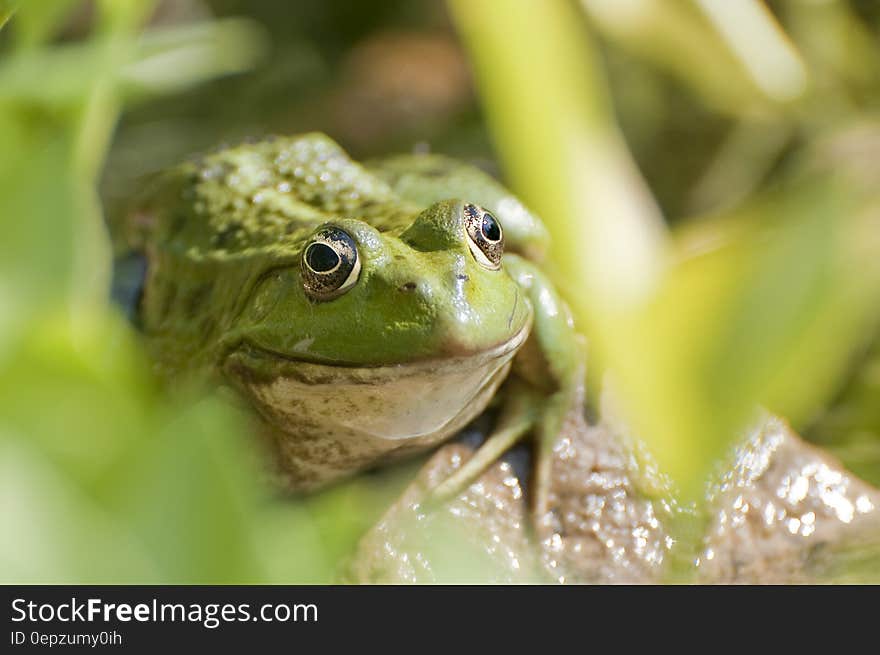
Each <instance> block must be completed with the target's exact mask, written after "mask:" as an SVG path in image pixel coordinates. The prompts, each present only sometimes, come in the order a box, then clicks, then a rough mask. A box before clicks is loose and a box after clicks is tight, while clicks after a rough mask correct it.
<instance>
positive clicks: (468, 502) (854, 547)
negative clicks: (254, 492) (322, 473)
mask: <svg viewBox="0 0 880 655" xmlns="http://www.w3.org/2000/svg"><path fill="white" fill-rule="evenodd" d="M612 416H613V414H612V413H610V412H609V413H608V417H609V418H607V419H606V420H605V421H603V422H601V423H600V424H599V425H596V426H590V425H588V424H587V423H586V421H585V420H584V419H583V417H581V416H580V415H577V414H572V416H571V417H570V418H569V419H568V421H567V423H566V425H565V426H564V429H563V430H562V433H561V435H560V438H559V440H558V441H557V443H556V444H555V446H554V448H553V455H552V463H551V475H550V479H551V483H550V489H549V498H548V500H549V502H548V507H549V509H548V511H547V512H546V514H545V515H543V516H535V517H531V516H530V514H529V511H528V501H527V498H526V494H524V492H523V484H522V482H521V481H520V479H519V478H518V476H517V475H516V473H515V472H514V469H513V467H512V466H511V465H510V463H509V462H506V461H500V462H498V463H496V464H495V465H494V466H493V467H491V468H490V469H489V470H488V471H487V472H486V473H485V474H484V475H483V476H482V477H480V478H479V479H478V480H477V482H476V483H475V484H473V485H471V487H470V488H468V489H467V490H465V491H464V492H463V493H462V494H461V495H459V496H458V497H457V498H455V499H453V500H452V501H450V502H449V503H447V504H445V505H443V506H441V507H439V508H435V509H432V510H429V509H426V508H425V506H424V502H423V501H424V498H425V497H426V493H427V491H428V490H429V489H431V488H433V487H434V486H436V485H437V484H439V483H440V482H441V481H442V480H444V479H445V478H446V477H447V476H448V475H449V474H450V473H451V472H452V471H454V470H456V469H457V468H459V467H460V466H461V465H462V464H463V463H464V462H465V461H467V459H468V458H469V457H470V456H471V454H472V453H473V445H474V444H472V443H471V442H472V441H473V440H470V441H469V442H468V445H466V444H464V443H457V444H450V445H447V446H445V447H443V448H441V449H440V450H439V451H438V452H437V453H436V454H435V455H434V457H433V458H432V459H431V460H430V461H429V462H428V463H427V464H426V466H425V467H424V468H423V469H422V471H421V473H420V475H419V476H418V478H417V479H416V481H415V482H413V484H412V485H410V487H409V488H408V489H407V490H406V491H405V492H404V494H403V496H402V497H401V498H400V499H399V500H398V501H397V502H396V503H395V504H394V506H392V507H391V508H390V509H389V510H388V512H387V513H386V514H385V516H384V517H383V518H382V520H381V521H380V522H379V523H378V524H377V525H376V526H375V527H374V528H373V529H372V530H371V531H370V532H369V533H368V534H367V535H366V536H365V537H364V539H363V540H362V542H361V544H360V548H359V550H358V553H357V555H356V556H355V558H354V559H353V561H352V564H351V567H350V571H349V580H351V581H354V582H547V581H557V582H560V583H658V582H663V581H666V580H669V579H670V577H669V576H670V563H671V561H672V560H673V559H677V569H678V568H681V567H682V558H683V557H685V556H683V555H682V553H680V552H677V549H680V548H683V547H682V546H681V545H680V544H677V543H676V542H675V540H674V539H673V537H672V536H671V534H670V532H671V526H672V525H673V523H674V521H675V520H677V519H682V517H684V518H685V520H690V521H692V524H693V525H702V524H701V523H699V522H698V521H697V518H696V514H689V513H687V512H685V511H684V510H683V509H681V508H680V507H679V506H677V505H676V503H675V501H674V500H673V499H672V494H671V493H670V492H669V489H670V485H669V484H668V482H667V481H666V480H665V479H664V478H663V476H661V475H660V474H659V473H658V472H657V471H656V469H655V468H654V467H653V466H652V465H651V463H650V458H648V457H646V456H645V454H644V453H641V452H637V451H638V448H639V446H638V445H637V442H635V441H632V440H630V438H629V437H628V436H627V432H626V429H625V427H624V426H623V425H622V424H621V423H620V422H618V421H615V420H614V419H613V418H612ZM878 507H880V491H878V490H877V489H876V488H874V487H871V486H870V485H868V484H867V483H865V482H863V481H861V480H859V479H858V478H856V477H855V476H853V475H852V474H850V473H849V472H847V471H846V470H845V469H844V468H843V467H842V466H841V465H840V464H839V463H838V462H836V461H835V460H834V459H832V458H831V457H830V456H829V455H827V454H826V453H825V452H824V451H822V450H820V449H818V448H816V447H814V446H811V445H809V444H807V443H806V442H805V441H803V440H802V439H801V438H800V437H798V436H797V435H796V434H795V433H794V432H792V431H791V429H790V428H789V427H788V426H787V425H786V423H785V422H784V421H782V420H781V419H779V418H776V417H773V416H769V415H768V416H766V417H764V418H763V419H762V420H761V421H759V423H758V425H757V426H756V427H755V428H754V429H753V430H752V431H751V433H750V434H749V435H748V437H747V438H746V440H745V441H744V442H743V443H742V444H741V445H740V446H739V448H737V449H736V451H735V453H734V456H733V458H732V464H731V465H730V466H729V467H728V468H727V470H726V472H725V473H724V474H723V475H721V476H720V477H719V478H718V479H717V481H716V482H714V483H713V484H711V485H710V486H709V488H708V491H707V494H706V504H705V511H706V512H707V514H706V515H705V516H706V517H707V519H706V521H705V523H704V524H705V525H706V526H707V529H706V531H705V533H704V535H703V538H702V540H699V539H698V541H697V544H698V548H697V549H696V551H694V552H697V553H698V555H697V556H696V557H689V558H687V557H686V558H685V561H684V566H683V568H684V569H686V570H684V571H682V570H676V571H675V575H676V578H675V579H679V580H681V579H687V580H694V581H697V582H702V583H764V584H777V583H817V582H843V581H857V582H865V581H875V582H876V581H878V580H880V509H878ZM673 556H674V557H673Z"/></svg>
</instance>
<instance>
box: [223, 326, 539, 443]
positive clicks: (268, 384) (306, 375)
mask: <svg viewBox="0 0 880 655" xmlns="http://www.w3.org/2000/svg"><path fill="white" fill-rule="evenodd" d="M529 327H530V326H529V325H528V324H527V325H525V326H524V327H523V328H522V329H521V330H520V331H519V332H518V333H516V334H515V335H514V336H513V337H511V338H510V339H509V340H507V341H505V342H504V343H502V344H499V345H497V346H494V347H492V348H489V349H486V350H483V351H480V352H477V353H473V354H469V355H465V356H459V357H451V358H444V359H429V360H421V361H414V362H407V363H402V364H390V365H379V366H348V365H342V364H335V363H334V364H325V363H316V362H311V361H303V360H298V359H294V358H292V357H290V356H288V355H283V354H280V353H276V352H273V351H270V350H266V349H264V348H260V347H257V346H254V345H250V344H245V345H242V346H240V347H239V348H238V349H236V350H235V351H234V352H233V353H232V354H230V355H229V356H228V357H227V359H226V362H225V365H224V370H225V372H226V373H227V375H229V376H230V377H231V378H233V379H234V380H235V381H236V383H237V384H238V385H239V386H240V387H242V389H243V390H244V391H245V392H246V393H247V394H248V395H250V396H251V397H252V398H253V399H254V401H255V402H256V404H257V406H258V408H259V409H260V411H261V413H262V414H263V415H264V416H266V418H268V419H269V420H270V422H272V423H275V424H277V425H278V426H279V427H281V428H282V429H284V430H285V431H287V432H294V431H297V430H300V431H302V430H306V431H308V430H309V427H310V426H316V425H318V426H321V427H322V428H323V429H325V430H326V431H327V432H328V433H333V436H334V437H342V438H344V437H345V435H350V436H353V437H357V436H363V437H372V438H378V439H382V440H401V439H415V438H418V437H429V436H431V435H435V436H438V435H440V434H441V433H442V435H444V436H446V435H448V434H450V433H451V431H453V430H455V429H459V428H461V427H463V425H464V424H465V423H466V422H467V421H469V420H470V419H471V418H473V417H474V416H476V415H477V414H478V413H479V412H481V411H482V410H483V409H484V408H485V406H486V404H487V403H488V402H489V400H490V399H491V397H492V395H493V394H494V392H495V390H496V389H497V388H498V385H500V384H501V382H502V381H503V379H504V378H505V377H506V375H507V372H508V370H509V369H510V362H511V360H512V359H513V356H514V355H515V354H516V352H517V351H518V350H519V349H520V347H522V345H523V343H524V342H525V340H526V338H527V337H528V333H529Z"/></svg>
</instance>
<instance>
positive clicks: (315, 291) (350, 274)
mask: <svg viewBox="0 0 880 655" xmlns="http://www.w3.org/2000/svg"><path fill="white" fill-rule="evenodd" d="M301 265H302V276H303V287H305V290H306V293H307V294H308V295H309V297H311V298H312V299H313V300H332V299H333V298H336V297H337V296H340V295H342V294H343V293H345V292H346V291H348V290H349V289H350V288H351V287H353V286H354V285H355V283H356V282H357V280H358V275H359V274H360V272H361V261H360V257H358V251H357V244H356V243H355V241H354V239H352V238H351V236H349V234H348V233H347V232H345V231H343V230H340V229H339V228H338V227H325V228H323V229H321V230H320V231H318V232H317V233H316V234H315V235H314V236H313V237H312V239H311V240H310V241H309V243H308V244H307V245H306V247H305V248H304V249H303V254H302V264H301Z"/></svg>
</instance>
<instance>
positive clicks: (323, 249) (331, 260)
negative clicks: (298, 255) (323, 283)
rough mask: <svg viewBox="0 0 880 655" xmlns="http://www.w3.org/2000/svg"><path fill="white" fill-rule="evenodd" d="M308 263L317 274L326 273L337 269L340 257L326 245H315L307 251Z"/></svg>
mask: <svg viewBox="0 0 880 655" xmlns="http://www.w3.org/2000/svg"><path fill="white" fill-rule="evenodd" d="M306 263H307V264H308V265H309V268H310V269H312V270H313V271H315V272H316V273H326V272H327V271H332V270H333V269H334V268H336V265H337V264H338V263H339V255H338V254H336V251H335V250H333V248H331V247H330V246H328V245H327V244H326V243H313V244H312V245H310V246H309V249H308V251H306Z"/></svg>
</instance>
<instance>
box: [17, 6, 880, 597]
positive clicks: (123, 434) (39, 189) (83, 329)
mask: <svg viewBox="0 0 880 655" xmlns="http://www.w3.org/2000/svg"><path fill="white" fill-rule="evenodd" d="M515 7H516V8H515V9H514V10H512V9H511V3H510V2H509V1H508V0H451V1H450V3H449V8H450V15H451V19H452V23H450V18H449V17H448V16H447V15H446V13H445V11H444V5H443V4H442V3H440V2H424V3H412V2H403V1H394V2H380V1H378V0H376V1H370V2H366V1H365V2H362V3H343V2H319V1H317V0H314V1H308V2H297V3H277V2H269V1H268V0H266V1H263V0H261V1H259V2H243V1H237V0H215V1H213V2H205V1H202V0H166V1H164V2H152V1H146V0H104V1H98V2H79V1H75V0H44V1H41V2H10V1H9V0H0V27H3V30H2V32H0V144H2V147H0V221H2V226H3V239H0V450H2V451H3V453H2V456H0V466H2V467H3V469H4V470H3V472H2V475H0V485H2V488H3V489H2V490H3V493H2V494H0V498H2V508H3V511H2V521H3V527H4V530H5V535H4V537H3V539H2V540H0V574H2V580H3V581H4V582H13V581H27V582H115V583H119V582H213V583H220V582H243V581H252V582H261V581H269V582H316V583H320V582H327V581H330V580H333V579H334V577H335V576H336V574H337V572H338V569H339V566H340V563H341V562H342V561H343V560H344V558H345V556H346V555H348V554H349V553H350V552H351V549H352V547H353V544H354V543H355V542H356V541H357V539H358V538H359V536H360V535H361V534H362V533H363V532H364V531H365V530H366V529H367V528H368V527H369V526H370V525H372V524H373V523H374V522H375V520H376V518H377V517H378V516H379V514H380V513H381V512H382V509H383V508H384V507H385V506H387V505H388V504H389V503H390V502H391V500H392V499H394V498H395V497H396V496H397V495H398V493H399V492H400V490H401V488H402V487H403V486H404V485H405V484H406V482H407V480H408V479H410V477H411V476H412V474H413V471H414V470H415V467H416V466H417V465H418V464H417V463H414V464H409V465H405V466H403V467H397V468H393V469H390V470H388V471H385V472H382V473H379V474H372V475H367V476H363V477H362V478H359V479H357V480H355V481H353V482H351V483H349V484H346V485H340V486H338V487H336V488H334V489H332V490H330V491H328V492H326V493H322V494H318V495H316V496H314V497H312V498H309V499H306V500H301V501H295V502H293V501H289V500H282V499H276V498H274V497H273V496H272V492H271V490H270V489H269V488H268V487H267V486H264V485H263V483H262V482H261V477H260V470H261V468H260V462H259V457H258V455H257V454H255V453H254V452H253V442H252V440H251V439H249V438H248V418H247V417H244V416H239V415H237V413H235V410H233V409H231V408H230V407H228V406H226V405H224V404H223V403H221V402H220V401H218V400H216V399H211V398H205V397H202V396H201V395H200V394H199V393H198V392H197V391H195V390H194V391H193V392H192V393H191V394H188V395H186V397H182V398H168V397H167V396H166V395H165V394H164V393H163V392H162V390H160V389H157V388H155V386H154V382H153V380H152V377H151V375H150V370H149V363H148V362H146V361H145V360H144V359H143V356H142V354H141V352H140V349H139V348H138V344H137V342H136V337H135V336H134V335H133V334H132V333H131V330H130V328H129V327H128V325H127V324H126V322H125V321H124V320H123V318H122V317H121V316H119V315H118V312H117V310H115V309H114V308H112V307H110V306H109V303H108V300H107V298H108V288H109V278H110V262H111V250H112V248H111V244H110V240H109V237H108V235H107V230H106V227H105V221H104V216H103V215H102V209H106V211H107V213H108V215H107V219H108V220H109V221H110V222H111V223H112V222H113V221H115V220H118V218H119V216H120V213H119V208H120V207H121V206H122V204H123V203H124V200H125V198H126V197H127V196H128V195H130V194H131V192H132V190H133V189H134V188H135V187H136V185H137V184H138V180H139V179H140V177H141V176H142V175H143V174H145V173H148V172H151V171H153V170H156V169H158V168H161V167H162V166H164V165H167V164H168V163H171V162H172V161H175V160H177V159H179V158H181V157H183V156H186V155H188V154H190V153H191V152H193V151H197V150H200V149H204V148H207V147H210V146H213V145H215V144H216V143H217V142H221V141H234V140H238V139H240V138H242V137H244V136H248V135H251V136H253V135H259V134H263V133H266V132H272V131H278V132H299V131H305V130H310V129H319V130H323V131H326V132H328V133H329V134H331V135H333V136H334V137H335V138H337V139H339V140H340V141H341V142H342V143H343V145H345V146H346V147H347V148H349V149H350V150H351V151H352V152H353V153H354V154H355V155H357V156H367V155H375V154H381V153H383V152H388V151H391V150H397V149H401V148H403V149H406V148H410V147H412V146H413V145H414V144H417V143H419V142H428V143H430V144H431V146H432V147H434V148H435V149H437V150H440V151H443V152H447V153H450V154H454V155H459V156H463V157H467V158H469V159H472V160H474V161H477V162H479V163H482V164H484V165H485V166H486V167H487V168H488V169H489V170H494V163H493V161H494V157H493V148H492V145H491V144H492V143H494V146H495V149H496V150H497V153H498V155H499V156H500V160H501V163H502V169H503V172H504V175H505V177H506V179H507V180H508V181H509V183H510V184H511V185H512V187H513V188H514V189H515V190H516V191H517V192H518V193H519V194H520V195H521V196H522V197H523V198H524V199H525V200H526V202H527V203H528V204H529V205H530V206H531V207H532V208H534V209H535V210H537V211H538V213H540V214H541V215H542V216H543V217H544V218H545V219H546V221H547V223H548V225H549V227H550V228H551V231H552V233H553V235H554V237H555V245H554V250H553V252H552V256H551V258H550V260H549V261H548V268H549V269H550V270H551V273H552V274H553V275H554V278H555V280H556V281H557V283H558V284H559V285H560V287H561V288H562V289H563V290H564V291H565V293H566V295H567V297H568V298H569V299H570V301H571V302H572V304H573V306H574V308H575V310H576V313H577V315H578V320H579V324H580V326H581V328H582V329H583V330H584V331H585V332H586V333H587V335H588V337H589V342H590V344H591V345H590V354H591V373H590V375H591V377H590V380H589V386H590V388H591V390H593V391H594V392H595V391H596V390H597V389H598V388H599V387H600V378H601V377H602V372H603V371H608V372H609V377H608V380H609V384H611V385H613V387H614V389H615V392H616V393H617V394H618V396H619V397H620V399H621V401H622V405H623V408H624V411H625V412H626V415H627V418H628V419H629V421H630V422H631V423H632V425H633V426H634V428H635V430H636V432H637V433H638V434H639V435H640V436H641V437H643V438H644V439H645V440H646V442H647V443H648V444H649V445H650V446H651V448H652V450H653V452H654V454H655V456H656V458H657V460H658V461H659V462H660V463H661V465H662V466H663V467H664V468H665V470H667V471H668V472H669V473H671V474H672V475H673V476H674V478H675V479H676V481H677V482H678V484H679V486H680V487H681V489H682V491H683V493H685V494H686V495H687V496H688V497H691V498H696V497H698V496H699V493H700V490H701V488H702V487H701V485H702V484H703V481H704V480H705V477H706V474H707V471H708V470H709V469H710V468H711V467H712V466H714V465H715V463H716V462H717V461H718V459H719V457H721V456H722V455H723V454H724V453H725V452H726V451H727V449H728V448H729V445H730V443H731V442H732V441H733V440H734V439H736V438H737V435H738V434H739V433H740V432H741V430H742V427H743V425H744V424H746V423H747V422H748V421H749V419H750V418H751V417H752V415H753V412H754V411H755V408H756V407H758V406H760V405H764V406H766V407H769V408H770V409H772V410H773V411H775V412H778V413H780V414H782V415H784V416H787V417H789V418H790V419H791V420H792V421H793V423H794V425H795V426H796V427H797V428H799V429H802V430H806V431H807V435H808V436H810V437H811V438H813V439H814V440H816V441H817V442H819V443H821V444H823V445H824V446H825V447H827V448H829V449H830V450H832V451H833V452H835V453H836V454H838V455H839V456H840V457H842V459H843V460H844V462H845V463H846V464H847V465H848V466H849V467H851V468H852V469H853V470H855V471H856V472H857V473H859V474H861V475H863V476H865V477H866V478H867V479H869V480H871V481H873V482H874V483H880V415H878V407H880V374H878V361H880V360H878V357H880V355H878V352H880V351H878V343H880V340H878V336H877V335H878V330H877V326H878V320H880V207H878V198H877V194H876V189H877V188H880V170H878V167H877V162H878V161H880V116H878V107H880V56H878V55H880V52H878V30H880V9H878V8H877V6H876V4H875V3H864V2H845V1H843V0H835V1H829V2H823V3H804V2H797V1H795V0H777V1H775V2H770V3H767V4H764V3H761V2H758V1H757V0H742V2H737V3H722V2H715V1H712V0H642V1H641V2H625V3H623V2H614V1H612V0H581V2H573V1H572V2H570V1H567V0H518V2H517V3H516V4H515ZM16 9H17V13H15V15H14V17H13V18H12V20H11V21H8V22H7V19H9V17H10V16H12V13H13V11H15V10H16ZM242 15H243V16H247V18H239V17H238V16H242ZM4 23H5V27H4ZM453 26H454V28H455V29H457V31H458V34H459V35H460V39H461V42H462V44H463V46H464V47H465V49H466V50H467V52H468V53H469V62H470V63H469V65H470V67H472V69H473V74H474V81H475V86H476V90H477V92H478V93H479V96H480V98H481V103H482V104H478V103H477V102H476V101H475V98H474V94H473V92H472V87H471V82H470V79H469V76H468V73H467V69H468V59H466V58H465V56H464V55H463V54H462V52H461V49H460V48H459V46H458V43H457V41H456V39H455V37H454V34H453ZM756 62H759V63H756ZM487 127H488V130H487V129H486V128H487ZM490 136H491V140H490ZM495 172H497V171H495ZM99 188H100V190H101V195H100V196H99V195H98V189H99ZM872 344H873V345H872ZM453 568H454V567H453Z"/></svg>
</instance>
